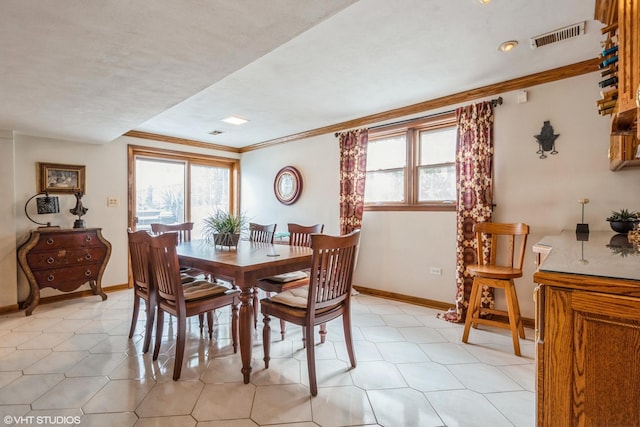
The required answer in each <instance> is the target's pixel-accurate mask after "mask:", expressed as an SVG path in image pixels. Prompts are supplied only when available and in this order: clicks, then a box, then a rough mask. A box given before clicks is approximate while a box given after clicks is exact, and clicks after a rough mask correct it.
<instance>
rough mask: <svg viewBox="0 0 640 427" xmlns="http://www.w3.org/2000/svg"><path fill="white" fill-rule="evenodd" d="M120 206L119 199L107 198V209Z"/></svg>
mask: <svg viewBox="0 0 640 427" xmlns="http://www.w3.org/2000/svg"><path fill="white" fill-rule="evenodd" d="M118 206H120V199H119V198H117V197H115V196H109V197H107V207H108V208H117V207H118Z"/></svg>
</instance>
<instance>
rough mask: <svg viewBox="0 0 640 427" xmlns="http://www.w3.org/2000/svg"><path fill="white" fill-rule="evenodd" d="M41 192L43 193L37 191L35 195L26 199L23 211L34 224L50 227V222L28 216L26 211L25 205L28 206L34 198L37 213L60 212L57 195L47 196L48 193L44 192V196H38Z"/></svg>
mask: <svg viewBox="0 0 640 427" xmlns="http://www.w3.org/2000/svg"><path fill="white" fill-rule="evenodd" d="M42 194H43V193H38V194H36V195H35V196H31V197H30V198H29V200H27V203H25V204H24V213H25V215H26V216H27V218H29V221H31V222H33V223H34V224H38V225H44V226H46V227H51V223H50V222H47V223H43V222H38V221H36V220H34V219H33V218H31V216H29V212H28V211H27V206H29V202H30V201H31V200H33V199H36V209H37V211H38V215H44V214H53V213H60V203H59V201H58V197H57V196H49V193H44V195H45V196H44V197H38V196H40V195H42Z"/></svg>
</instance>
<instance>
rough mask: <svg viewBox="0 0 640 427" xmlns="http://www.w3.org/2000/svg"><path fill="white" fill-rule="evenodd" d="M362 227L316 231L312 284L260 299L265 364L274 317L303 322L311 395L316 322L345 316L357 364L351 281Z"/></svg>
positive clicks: (315, 391) (348, 343)
mask: <svg viewBox="0 0 640 427" xmlns="http://www.w3.org/2000/svg"><path fill="white" fill-rule="evenodd" d="M359 239H360V230H355V231H353V232H352V233H350V234H347V235H344V236H329V235H326V234H313V235H312V237H311V248H312V249H313V256H312V266H311V270H310V271H311V275H310V281H309V286H306V287H302V288H296V289H292V290H289V291H283V292H281V293H279V294H277V295H275V296H273V297H271V298H264V299H262V300H261V301H260V310H261V312H262V314H263V315H264V328H263V330H262V342H263V347H264V365H265V368H266V369H268V368H269V360H270V356H269V351H270V348H271V326H270V324H271V323H270V322H271V317H272V316H273V317H278V318H280V319H284V320H286V321H287V322H291V323H293V324H296V325H300V326H302V327H303V328H304V329H303V334H304V336H305V340H306V342H307V345H306V348H307V368H308V371H309V387H310V389H311V395H312V396H316V395H317V394H318V385H317V381H316V366H315V363H316V362H315V345H314V342H313V330H314V327H315V326H316V325H320V324H322V323H327V322H329V321H330V320H333V319H336V318H338V317H340V316H342V324H343V328H344V338H345V343H346V346H347V353H348V354H349V360H350V362H351V367H352V368H355V367H356V358H355V354H354V352H353V339H352V335H351V285H352V279H353V270H354V266H355V259H356V251H357V247H358V242H359Z"/></svg>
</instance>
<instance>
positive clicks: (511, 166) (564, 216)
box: [242, 73, 640, 318]
mask: <svg viewBox="0 0 640 427" xmlns="http://www.w3.org/2000/svg"><path fill="white" fill-rule="evenodd" d="M598 81H599V75H598V73H592V74H590V75H585V76H580V77H575V78H571V79H567V80H563V81H559V82H554V83H549V84H545V85H540V86H536V87H532V88H528V95H529V101H528V102H527V103H525V104H517V102H516V92H509V93H504V94H502V97H503V98H504V104H503V105H502V106H499V107H497V108H496V109H495V123H494V134H495V138H494V141H495V164H494V167H495V202H496V204H497V207H496V210H495V212H494V218H493V219H494V221H501V222H525V223H528V224H529V225H530V226H531V235H530V236H529V243H528V247H529V248H530V247H531V246H532V245H533V244H534V243H535V242H537V241H538V240H540V238H541V237H542V236H544V235H547V234H555V233H557V232H559V231H560V230H562V229H575V224H576V223H578V222H580V212H581V211H580V205H579V204H578V199H581V198H585V197H586V198H589V199H590V200H591V202H590V203H589V204H588V205H587V206H586V209H585V211H586V212H585V222H587V223H589V224H590V227H591V229H592V230H609V226H608V223H607V222H606V221H605V218H606V217H607V216H608V215H609V211H610V210H612V209H619V208H622V207H626V208H630V209H640V200H639V199H638V197H637V195H635V194H634V192H633V190H630V189H633V188H636V187H637V185H638V182H640V173H639V172H640V171H639V170H625V171H620V172H610V171H609V164H608V159H607V150H608V146H609V117H601V116H599V115H598V113H597V109H596V104H595V101H596V99H598V97H599V88H598ZM454 107H455V106H451V107H450V108H454ZM450 108H447V109H450ZM434 112H435V111H434ZM428 113H430V112H423V113H422V114H420V115H425V114H428ZM545 120H549V121H550V122H551V125H552V126H553V127H554V130H555V133H557V134H560V136H559V137H558V139H557V141H556V142H557V144H556V148H557V150H558V154H556V155H553V156H552V155H549V153H547V155H548V157H547V159H544V160H542V159H539V158H538V154H536V151H537V150H538V146H537V143H536V140H535V138H534V135H537V134H539V133H540V129H541V127H542V125H543V122H544V121H545ZM327 162H329V163H327ZM285 165H294V166H296V167H299V168H300V170H301V172H302V173H303V175H304V178H305V186H306V187H305V188H304V190H303V193H302V196H301V198H300V201H299V202H297V203H295V204H294V205H292V206H287V207H285V206H283V205H280V204H279V203H278V202H277V200H276V199H275V197H274V195H273V188H272V187H273V179H274V177H275V174H276V172H277V171H278V170H279V169H280V168H281V167H283V166H285ZM242 167H243V171H244V173H243V177H242V186H243V187H242V188H243V192H242V205H243V207H244V208H245V209H247V211H248V212H249V214H252V215H256V217H257V218H258V219H260V220H261V221H262V222H278V224H279V225H278V227H280V226H281V224H282V225H284V224H286V222H288V221H296V220H299V221H301V222H303V223H314V222H325V223H326V224H331V227H329V228H328V229H327V232H329V233H335V232H337V231H338V230H339V227H338V219H337V215H338V213H339V210H338V197H337V196H338V173H337V171H338V144H337V140H336V138H335V137H334V135H333V134H331V135H323V136H320V137H316V138H313V139H308V140H305V141H300V142H293V143H288V144H283V145H279V146H277V147H272V148H268V149H263V150H258V151H253V152H249V153H246V154H245V155H243V157H242ZM249 171H250V172H249ZM247 190H249V191H247ZM455 227H456V221H455V213H453V212H365V215H364V220H363V226H362V238H361V250H360V256H359V261H358V266H357V270H356V275H355V278H354V283H355V284H356V285H361V286H365V287H368V288H373V289H378V290H383V291H389V292H396V293H400V294H406V295H411V296H417V297H421V298H426V299H431V300H436V301H442V302H451V303H453V301H454V296H455V271H454V269H455V250H456V246H455ZM533 260H534V256H533V253H532V252H531V250H530V249H529V251H528V253H527V259H526V264H525V276H524V278H522V279H520V280H519V281H518V282H517V287H518V292H519V295H520V305H521V309H522V312H523V315H524V316H526V317H529V318H533V317H534V303H533V300H532V298H531V295H532V292H533V288H534V284H533V281H532V276H533V273H534V270H535V266H534V264H533ZM430 267H439V268H441V269H442V273H443V274H442V275H431V274H429V271H430ZM503 304H504V301H503V298H502V297H501V296H499V297H498V305H499V306H503Z"/></svg>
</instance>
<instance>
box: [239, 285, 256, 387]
mask: <svg viewBox="0 0 640 427" xmlns="http://www.w3.org/2000/svg"><path fill="white" fill-rule="evenodd" d="M252 292H253V287H252V286H243V287H241V292H240V314H239V317H240V356H241V357H242V376H243V377H244V383H245V384H249V380H250V379H251V350H252V348H253V303H252V300H253V294H252Z"/></svg>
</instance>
